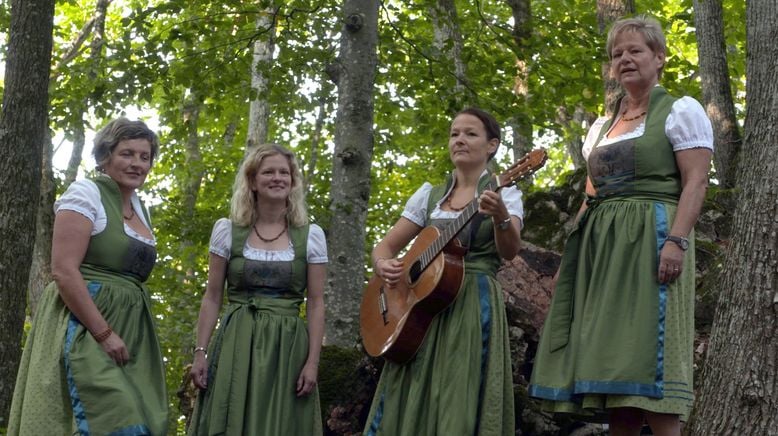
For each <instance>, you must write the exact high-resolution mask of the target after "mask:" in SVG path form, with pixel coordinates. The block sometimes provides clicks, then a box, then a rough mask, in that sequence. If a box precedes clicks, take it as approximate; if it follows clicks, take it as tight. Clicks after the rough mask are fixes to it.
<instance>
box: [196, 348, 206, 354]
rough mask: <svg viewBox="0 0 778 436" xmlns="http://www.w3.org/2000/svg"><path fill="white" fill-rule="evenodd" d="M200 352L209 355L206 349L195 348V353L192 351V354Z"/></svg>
mask: <svg viewBox="0 0 778 436" xmlns="http://www.w3.org/2000/svg"><path fill="white" fill-rule="evenodd" d="M198 351H202V352H203V353H208V350H206V349H205V347H195V349H194V351H192V354H197V352H198Z"/></svg>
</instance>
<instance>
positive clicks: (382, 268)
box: [365, 108, 523, 436]
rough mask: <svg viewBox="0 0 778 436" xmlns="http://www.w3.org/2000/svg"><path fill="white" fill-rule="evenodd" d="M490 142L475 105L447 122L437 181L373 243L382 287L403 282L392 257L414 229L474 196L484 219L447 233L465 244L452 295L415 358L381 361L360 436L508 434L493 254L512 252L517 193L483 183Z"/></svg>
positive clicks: (492, 137)
mask: <svg viewBox="0 0 778 436" xmlns="http://www.w3.org/2000/svg"><path fill="white" fill-rule="evenodd" d="M499 144H500V126H499V124H498V123H497V121H496V120H495V119H494V117H492V116H491V115H490V114H489V113H487V112H484V111H483V110H480V109H476V108H469V109H465V110H463V111H462V112H460V113H458V114H457V115H456V117H455V118H454V120H453V122H452V123H451V128H450V134H449V142H448V147H449V156H450V158H451V161H452V162H453V164H454V171H453V173H452V175H451V176H449V177H448V178H447V181H446V183H444V184H442V185H438V186H434V187H433V186H432V185H431V184H429V183H425V184H424V185H422V187H421V188H419V190H418V191H416V193H415V194H413V196H412V197H411V198H410V199H409V200H408V203H407V204H406V207H405V210H404V211H403V214H402V217H401V218H400V219H399V220H398V221H397V223H396V224H395V225H394V226H393V227H392V229H391V230H390V231H389V233H387V235H386V236H385V237H384V239H383V240H382V241H381V242H380V243H379V244H378V245H377V246H376V247H375V248H374V249H373V254H372V256H373V267H374V272H375V274H377V275H378V276H379V277H380V278H382V279H383V280H384V282H385V283H386V292H392V287H393V286H396V285H397V284H398V282H399V281H400V280H405V279H406V273H405V271H406V269H405V268H404V265H403V262H402V261H401V260H399V259H396V258H395V256H396V255H397V254H398V253H399V252H400V251H401V250H402V249H403V248H404V247H405V246H406V245H408V243H409V242H411V240H413V238H414V237H415V236H416V235H418V234H419V233H420V232H421V231H422V229H424V228H425V227H426V226H429V225H435V226H439V227H440V226H444V225H445V224H446V223H448V222H451V221H452V220H454V219H456V218H457V217H458V216H459V215H460V213H461V211H462V210H463V209H464V208H465V206H466V205H468V204H469V203H470V202H472V200H473V199H475V198H478V201H479V212H480V213H481V214H482V216H481V217H483V215H485V218H484V219H479V218H476V219H474V220H473V221H471V222H470V224H468V225H467V226H466V227H465V228H464V229H463V230H462V231H461V232H459V234H458V236H457V239H458V240H459V242H460V243H461V244H462V245H463V246H465V247H467V253H466V254H465V256H464V269H465V274H464V280H463V281H462V285H461V287H460V290H459V293H458V296H457V298H456V300H454V302H453V303H452V304H451V305H450V306H449V307H448V308H446V309H445V310H444V311H442V312H441V313H440V314H438V315H437V316H436V317H435V318H434V319H433V320H432V323H431V325H430V326H429V329H428V331H427V334H426V337H425V339H424V342H423V344H422V345H421V347H420V348H419V350H418V352H417V353H416V355H415V357H414V358H413V359H412V360H410V361H409V362H407V363H404V364H401V363H395V362H392V361H391V360H387V362H386V365H385V366H384V369H383V373H382V374H381V380H380V382H379V384H378V388H377V390H376V394H375V398H374V399H373V404H372V407H371V410H370V415H369V417H368V420H367V423H366V427H365V434H367V435H393V436H394V435H397V436H402V435H411V434H413V435H439V434H450V435H472V434H478V435H512V434H514V413H513V383H512V376H511V374H512V370H511V363H510V349H509V344H508V326H507V320H506V315H505V308H504V305H503V299H502V289H501V288H500V285H499V284H498V283H497V280H496V273H497V268H498V267H499V266H500V263H501V258H503V259H512V258H513V257H514V256H516V254H517V253H518V251H519V245H520V243H521V236H520V229H521V219H522V216H523V207H522V201H521V192H520V191H519V190H518V189H516V188H515V187H513V186H510V187H507V188H505V189H502V190H501V191H499V193H496V192H494V191H492V190H488V189H486V187H487V184H488V183H489V182H490V180H491V179H493V175H492V174H491V173H490V172H489V171H488V170H487V163H488V162H489V160H491V159H492V158H493V157H494V155H495V153H496V151H497V148H498V147H499Z"/></svg>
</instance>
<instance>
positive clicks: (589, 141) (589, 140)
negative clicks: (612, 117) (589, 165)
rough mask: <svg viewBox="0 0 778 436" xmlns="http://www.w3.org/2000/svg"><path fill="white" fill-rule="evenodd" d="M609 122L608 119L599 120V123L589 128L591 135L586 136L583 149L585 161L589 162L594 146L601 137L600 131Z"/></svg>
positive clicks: (601, 118) (596, 122)
mask: <svg viewBox="0 0 778 436" xmlns="http://www.w3.org/2000/svg"><path fill="white" fill-rule="evenodd" d="M606 122H608V117H600V118H597V121H595V122H594V124H592V127H590V128H589V133H587V134H586V139H585V140H584V144H583V147H582V148H581V154H583V157H584V159H586V160H589V153H591V152H592V148H593V147H594V144H595V143H596V142H597V138H598V137H599V136H600V131H601V130H602V127H603V126H604V125H605V123H606Z"/></svg>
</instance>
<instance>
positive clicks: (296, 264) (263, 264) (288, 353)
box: [189, 224, 322, 436]
mask: <svg viewBox="0 0 778 436" xmlns="http://www.w3.org/2000/svg"><path fill="white" fill-rule="evenodd" d="M308 228H309V226H307V225H306V226H302V227H296V228H293V227H290V228H289V235H290V238H291V240H292V246H293V248H294V260H293V261H288V262H286V261H256V260H251V259H246V258H245V257H244V256H243V247H244V246H245V245H246V240H247V239H248V235H249V231H250V229H251V227H239V226H237V225H235V224H233V225H232V247H231V248H230V250H231V252H230V259H229V265H228V268H227V299H228V303H229V304H228V305H227V307H226V308H225V310H224V314H223V315H222V317H221V322H220V325H219V328H218V332H217V334H216V335H215V337H214V339H213V341H212V343H211V345H210V346H209V352H208V360H209V366H208V388H207V389H205V390H203V391H200V394H199V395H198V400H197V404H196V406H195V411H194V414H193V416H192V422H191V424H190V427H189V434H190V435H200V436H202V435H257V436H260V435H268V436H270V435H321V434H322V422H321V410H320V408H319V391H318V388H315V389H314V391H313V392H311V393H310V394H309V395H307V396H305V397H297V395H296V392H295V389H296V383H297V378H298V376H299V375H300V371H301V370H302V368H303V366H304V365H305V362H306V360H307V359H308V330H307V328H306V325H305V322H304V321H303V320H302V319H301V318H300V305H301V304H302V302H303V299H304V296H305V289H306V286H307V267H308V264H307V261H306V256H307V239H308Z"/></svg>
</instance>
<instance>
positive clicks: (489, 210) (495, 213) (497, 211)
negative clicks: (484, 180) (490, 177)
mask: <svg viewBox="0 0 778 436" xmlns="http://www.w3.org/2000/svg"><path fill="white" fill-rule="evenodd" d="M478 212H481V213H482V214H485V215H489V216H491V217H496V218H497V219H501V220H504V219H505V218H506V217H510V214H509V213H508V207H507V206H505V202H504V201H503V200H502V196H501V195H500V194H499V193H497V192H494V191H484V192H482V193H481V196H480V197H478Z"/></svg>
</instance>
